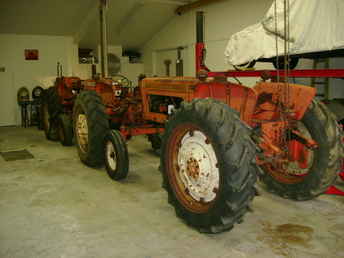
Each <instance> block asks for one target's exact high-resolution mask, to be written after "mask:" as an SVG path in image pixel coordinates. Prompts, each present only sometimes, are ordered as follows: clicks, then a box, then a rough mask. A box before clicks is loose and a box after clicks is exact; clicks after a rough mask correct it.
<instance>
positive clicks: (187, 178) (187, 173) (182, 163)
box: [177, 131, 220, 203]
mask: <svg viewBox="0 0 344 258" xmlns="http://www.w3.org/2000/svg"><path fill="white" fill-rule="evenodd" d="M177 158H178V167H179V175H180V179H181V181H182V183H183V184H184V187H185V189H187V192H188V193H189V195H190V196H191V197H192V198H193V199H195V200H196V201H198V202H203V203H208V202H211V201H213V200H214V199H215V198H216V195H217V192H218V189H219V185H220V173H219V169H218V161H217V158H216V154H215V151H214V149H213V146H212V145H211V144H210V142H209V140H208V138H207V137H206V136H205V135H204V134H203V133H202V132H201V131H193V132H191V133H190V132H189V133H187V134H186V135H185V136H184V137H183V139H182V141H181V144H180V147H179V151H178V157H177Z"/></svg>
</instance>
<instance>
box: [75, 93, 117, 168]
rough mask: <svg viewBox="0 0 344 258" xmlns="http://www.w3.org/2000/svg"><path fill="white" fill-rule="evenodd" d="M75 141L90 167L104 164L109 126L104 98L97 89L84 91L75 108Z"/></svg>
mask: <svg viewBox="0 0 344 258" xmlns="http://www.w3.org/2000/svg"><path fill="white" fill-rule="evenodd" d="M73 123H74V126H73V128H74V134H75V142H76V145H77V150H78V154H79V158H80V160H81V161H82V162H83V163H85V164H86V165H88V166H90V167H101V166H103V165H104V138H105V135H106V134H107V132H108V130H109V129H110V128H109V120H108V116H107V114H106V113H105V106H104V104H103V103H102V99H101V98H100V96H99V95H98V94H97V93H96V92H95V91H82V92H81V93H80V94H79V95H78V97H77V98H76V101H75V104H74V109H73Z"/></svg>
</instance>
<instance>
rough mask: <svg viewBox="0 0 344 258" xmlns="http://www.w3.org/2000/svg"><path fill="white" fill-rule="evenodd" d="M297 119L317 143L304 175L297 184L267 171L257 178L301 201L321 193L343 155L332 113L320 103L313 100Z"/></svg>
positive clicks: (281, 193)
mask: <svg viewBox="0 0 344 258" xmlns="http://www.w3.org/2000/svg"><path fill="white" fill-rule="evenodd" d="M301 122H302V123H303V124H304V126H305V127H306V128H307V130H308V131H309V134H310V135H311V137H312V139H313V140H315V141H316V142H317V144H318V147H317V148H316V149H315V150H314V157H313V163H312V164H311V167H310V168H309V169H308V171H307V174H306V175H305V176H303V177H302V181H298V182H297V183H290V182H288V183H287V182H286V181H283V180H282V179H280V177H278V176H273V175H272V174H270V173H268V172H266V173H262V175H261V180H262V181H263V182H264V183H265V185H266V187H267V189H268V190H269V191H271V192H274V193H276V194H278V195H280V196H282V197H284V198H288V199H294V200H300V201H303V200H310V199H313V198H315V197H317V196H319V195H320V194H323V193H324V192H325V191H326V190H327V189H328V188H329V187H330V186H331V185H332V184H333V183H334V182H335V180H336V178H337V174H338V172H339V171H340V167H341V162H342V158H343V144H342V139H341V133H340V129H339V126H338V124H337V122H336V120H335V116H334V114H332V113H331V112H330V111H329V109H328V108H327V107H326V106H325V105H324V104H323V103H321V102H319V101H317V100H313V102H312V104H311V105H310V106H309V108H308V110H307V111H306V113H305V115H304V117H303V118H302V120H301ZM262 169H263V170H264V167H262Z"/></svg>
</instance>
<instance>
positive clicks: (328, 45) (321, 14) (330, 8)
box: [225, 0, 344, 68]
mask: <svg viewBox="0 0 344 258" xmlns="http://www.w3.org/2000/svg"><path fill="white" fill-rule="evenodd" d="M284 9H285V8H284V0H275V1H273V3H272V6H271V7H270V9H269V11H268V13H267V14H266V15H265V17H264V18H263V19H262V20H261V21H260V22H259V23H257V24H254V25H252V26H249V27H247V28H246V29H244V30H242V31H240V32H237V33H235V34H234V35H232V36H231V38H230V40H229V42H228V45H227V48H226V51H225V55H226V60H227V62H228V63H229V64H231V65H234V66H240V65H244V64H249V63H251V64H252V62H253V61H257V60H258V61H272V62H274V61H277V60H276V58H275V57H276V56H283V55H284V40H285V39H286V40H287V42H288V43H289V54H290V55H291V56H292V58H293V60H294V65H295V61H296V60H297V58H299V57H305V58H314V57H319V56H324V55H326V56H344V30H343V26H344V1H343V0H327V1H324V0H289V15H287V16H289V37H287V38H285V33H284V31H285V20H284V13H285V11H284ZM287 14H288V12H287ZM276 39H277V46H276ZM274 65H275V67H276V63H275V64H274ZM277 65H278V62H277ZM291 66H292V65H291ZM276 68H278V67H276Z"/></svg>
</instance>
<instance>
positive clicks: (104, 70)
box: [99, 0, 108, 78]
mask: <svg viewBox="0 0 344 258" xmlns="http://www.w3.org/2000/svg"><path fill="white" fill-rule="evenodd" d="M107 5H108V0H100V6H99V17H100V54H101V58H100V59H101V74H102V78H107V77H108V58H107V57H108V45H107V17H106V12H107Z"/></svg>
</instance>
